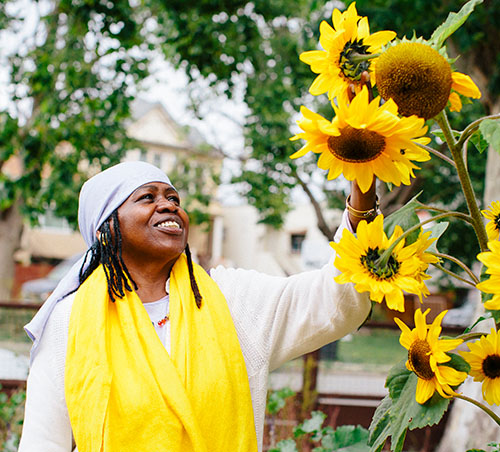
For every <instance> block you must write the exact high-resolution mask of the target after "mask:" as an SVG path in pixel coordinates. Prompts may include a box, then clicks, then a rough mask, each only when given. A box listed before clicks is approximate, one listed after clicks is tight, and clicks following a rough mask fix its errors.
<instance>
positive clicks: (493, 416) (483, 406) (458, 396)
mask: <svg viewBox="0 0 500 452" xmlns="http://www.w3.org/2000/svg"><path fill="white" fill-rule="evenodd" d="M455 397H456V398H457V399H462V400H465V401H466V402H470V403H472V404H473V405H476V406H477V407H478V408H480V409H481V410H483V411H484V412H485V413H486V414H488V415H489V416H490V417H491V418H492V419H493V420H494V421H495V422H496V423H497V424H498V425H500V418H499V417H498V416H497V415H496V414H495V413H494V412H493V411H492V410H490V409H489V408H488V407H487V406H485V405H483V404H482V403H479V402H478V401H477V400H474V399H471V398H470V397H467V396H464V395H462V394H457V395H455Z"/></svg>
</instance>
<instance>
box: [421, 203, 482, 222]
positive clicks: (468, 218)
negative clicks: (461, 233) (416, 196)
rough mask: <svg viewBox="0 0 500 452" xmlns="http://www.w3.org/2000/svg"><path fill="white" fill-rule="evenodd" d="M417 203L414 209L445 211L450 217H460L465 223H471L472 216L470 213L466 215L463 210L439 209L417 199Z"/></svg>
mask: <svg viewBox="0 0 500 452" xmlns="http://www.w3.org/2000/svg"><path fill="white" fill-rule="evenodd" d="M417 203H418V205H419V206H420V207H419V208H417V209H416V210H429V211H430V212H439V213H447V214H449V215H450V216H452V217H456V218H460V219H461V220H464V221H465V222H466V223H469V224H471V225H472V224H473V218H472V217H471V216H470V215H467V214H466V213H463V212H457V211H452V210H446V209H440V208H439V207H435V206H429V205H427V204H423V203H421V202H420V201H417Z"/></svg>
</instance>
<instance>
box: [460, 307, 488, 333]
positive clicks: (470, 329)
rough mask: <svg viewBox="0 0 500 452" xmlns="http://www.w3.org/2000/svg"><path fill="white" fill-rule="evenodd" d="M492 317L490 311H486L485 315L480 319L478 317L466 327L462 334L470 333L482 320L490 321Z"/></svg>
mask: <svg viewBox="0 0 500 452" xmlns="http://www.w3.org/2000/svg"><path fill="white" fill-rule="evenodd" d="M492 317H493V315H492V311H486V313H485V314H484V315H482V316H481V317H479V318H478V319H477V320H476V321H475V322H474V323H473V324H472V325H471V326H468V327H467V328H466V329H465V330H464V334H466V333H469V332H471V331H472V329H473V328H474V327H475V326H476V325H477V324H478V323H480V322H482V321H483V320H488V319H491V318H492Z"/></svg>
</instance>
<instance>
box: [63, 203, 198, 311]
mask: <svg viewBox="0 0 500 452" xmlns="http://www.w3.org/2000/svg"><path fill="white" fill-rule="evenodd" d="M111 225H113V226H111ZM112 230H113V231H114V232H115V234H113V233H112ZM99 233H100V234H99V237H98V238H97V239H96V240H95V242H94V243H93V244H92V246H91V247H90V248H89V249H88V250H87V252H86V253H85V257H84V259H83V264H82V266H81V268H80V273H79V275H78V281H79V284H78V287H77V288H76V289H74V290H72V291H71V292H69V293H68V294H67V295H69V294H71V293H73V292H76V291H77V290H78V288H79V287H80V286H81V285H82V284H83V283H84V281H85V280H86V279H87V278H88V277H89V276H90V275H91V274H92V272H93V271H94V270H95V269H96V268H97V267H98V266H99V265H100V264H102V266H103V269H104V273H105V275H106V281H107V283H108V284H107V286H108V294H109V298H110V299H111V301H112V302H114V301H115V299H116V297H118V298H123V297H124V296H125V290H127V291H129V292H132V290H137V284H136V282H135V281H134V279H133V278H132V276H131V275H130V272H129V271H128V268H127V266H126V265H125V262H124V261H123V258H122V234H121V230H120V222H119V220H118V209H115V210H114V211H113V213H112V214H111V215H110V216H109V217H108V218H107V219H106V220H105V221H104V223H103V224H102V225H101V227H100V228H99ZM185 251H186V257H187V264H188V271H189V281H190V284H191V290H192V291H193V295H194V299H195V302H196V306H197V307H198V308H201V302H202V296H201V293H200V290H199V288H198V284H197V282H196V279H195V277H194V271H193V261H192V257H191V250H190V249H189V245H188V244H186V249H185ZM87 260H89V264H88V265H87V267H85V263H86V262H87Z"/></svg>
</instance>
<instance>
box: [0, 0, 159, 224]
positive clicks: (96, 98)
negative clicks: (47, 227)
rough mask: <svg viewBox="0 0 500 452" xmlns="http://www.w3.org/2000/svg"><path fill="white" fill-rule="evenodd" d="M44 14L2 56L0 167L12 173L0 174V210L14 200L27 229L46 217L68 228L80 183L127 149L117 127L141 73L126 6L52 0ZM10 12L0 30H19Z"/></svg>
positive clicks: (139, 42)
mask: <svg viewBox="0 0 500 452" xmlns="http://www.w3.org/2000/svg"><path fill="white" fill-rule="evenodd" d="M5 3H7V4H11V3H14V2H13V1H8V2H5ZM46 7H47V9H48V10H47V14H45V15H42V16H40V17H39V23H38V24H37V27H38V29H39V30H40V33H39V34H38V35H37V39H36V40H35V39H31V38H30V39H26V40H25V41H24V42H23V45H21V46H19V47H18V48H16V49H14V50H13V52H12V53H11V54H10V55H9V57H8V70H9V76H10V79H9V81H8V83H9V86H8V92H9V94H10V99H9V101H10V105H9V108H8V109H5V110H4V111H2V112H0V123H1V124H2V126H3V127H2V131H1V132H0V149H1V151H0V168H2V167H3V165H4V163H5V162H6V160H7V159H8V158H9V157H11V156H15V157H17V158H18V159H19V162H20V164H21V168H22V174H21V175H20V176H17V175H11V174H7V173H5V172H4V171H2V174H1V179H0V186H1V188H2V190H0V207H1V208H2V209H5V208H6V207H8V206H9V205H11V204H12V203H13V202H14V201H15V200H18V199H19V200H21V201H22V208H23V210H24V213H25V214H26V215H28V216H30V217H31V218H32V219H33V220H34V221H36V218H37V216H38V215H39V214H40V213H43V212H45V211H46V210H47V209H50V210H53V211H54V213H55V214H56V215H60V216H64V217H66V218H67V219H68V220H69V221H70V223H72V224H75V223H76V212H77V197H78V192H79V189H80V187H81V185H82V183H83V182H84V180H85V179H87V177H88V176H89V175H90V174H93V173H94V172H95V171H96V170H98V169H101V168H103V167H107V166H110V165H112V164H114V163H117V162H118V161H119V160H120V158H121V156H122V155H123V154H124V152H125V151H126V150H127V149H130V148H132V147H133V146H135V145H136V144H135V143H134V142H133V141H131V140H130V139H128V138H127V135H126V130H125V121H126V120H127V119H128V118H129V117H130V103H131V101H132V100H133V98H134V90H136V88H137V85H138V84H139V83H140V81H141V80H143V79H144V78H145V77H146V76H147V75H148V63H149V61H148V58H149V56H148V54H147V53H146V52H145V50H147V49H148V44H147V42H146V38H145V36H144V35H143V25H144V21H145V20H146V17H145V16H144V14H143V13H144V10H143V9H142V8H139V7H133V6H131V4H130V3H129V2H128V1H127V0H119V1H115V2H108V3H107V4H106V5H104V3H103V2H101V1H98V0H89V1H86V2H77V3H75V2H71V1H69V0H59V1H52V2H48V3H47V5H46ZM14 10H15V8H10V9H9V8H5V10H3V12H4V13H5V15H4V16H3V19H4V21H5V25H6V26H5V30H4V31H5V32H13V30H14V29H15V27H17V26H19V24H18V18H17V17H16V16H14V15H11V12H12V11H14ZM139 50H143V51H139ZM26 105H30V106H31V107H30V108H26V107H25V106H26Z"/></svg>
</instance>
